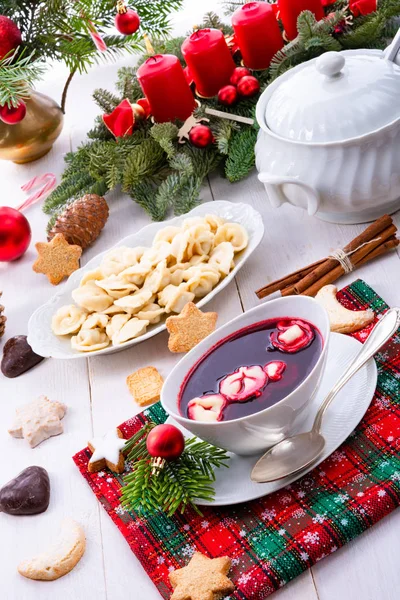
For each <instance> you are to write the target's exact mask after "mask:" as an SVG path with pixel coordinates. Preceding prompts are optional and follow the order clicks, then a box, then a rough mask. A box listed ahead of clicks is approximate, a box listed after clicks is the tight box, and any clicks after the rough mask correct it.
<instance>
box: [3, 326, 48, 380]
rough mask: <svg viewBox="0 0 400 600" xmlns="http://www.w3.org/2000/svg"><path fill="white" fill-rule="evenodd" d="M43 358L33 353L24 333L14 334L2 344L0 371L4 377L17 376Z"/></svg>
mask: <svg viewBox="0 0 400 600" xmlns="http://www.w3.org/2000/svg"><path fill="white" fill-rule="evenodd" d="M42 360H44V357H43V356H39V354H35V352H34V351H33V350H32V348H31V347H30V345H29V344H28V341H27V338H26V335H16V336H15V337H12V338H10V339H9V340H7V342H6V343H5V344H4V350H3V358H2V361H1V372H2V373H3V375H5V376H6V377H18V375H22V373H25V371H29V369H32V367H34V366H35V365H37V364H38V363H40V362H41V361H42Z"/></svg>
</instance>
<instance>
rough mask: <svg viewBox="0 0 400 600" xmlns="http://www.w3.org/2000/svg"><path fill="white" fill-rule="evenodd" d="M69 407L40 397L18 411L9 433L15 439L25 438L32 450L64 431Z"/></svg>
mask: <svg viewBox="0 0 400 600" xmlns="http://www.w3.org/2000/svg"><path fill="white" fill-rule="evenodd" d="M66 410H67V407H66V406H65V404H62V403H61V402H52V401H51V400H49V399H48V398H46V396H40V397H39V398H37V399H36V400H34V401H33V402H31V403H30V404H25V406H21V407H20V408H17V410H16V419H15V421H14V424H13V426H12V427H11V429H9V430H8V433H9V434H10V435H12V436H13V437H15V438H25V439H26V441H27V442H28V444H29V445H30V447H31V448H34V447H35V446H38V445H39V444H40V443H41V442H43V441H44V440H47V438H49V437H51V436H53V435H59V434H60V433H62V432H63V431H64V428H63V425H62V423H61V419H62V418H63V417H64V415H65V413H66Z"/></svg>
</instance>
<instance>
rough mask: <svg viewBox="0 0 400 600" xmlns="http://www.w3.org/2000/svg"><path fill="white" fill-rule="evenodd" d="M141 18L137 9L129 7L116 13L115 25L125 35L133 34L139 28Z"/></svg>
mask: <svg viewBox="0 0 400 600" xmlns="http://www.w3.org/2000/svg"><path fill="white" fill-rule="evenodd" d="M139 25H140V18H139V15H138V14H137V12H136V11H135V10H132V9H131V8H128V9H127V10H126V12H121V13H120V12H118V13H117V14H116V15H115V27H116V28H117V29H118V31H119V32H120V33H122V34H123V35H132V34H133V33H135V32H136V31H137V30H138V29H139Z"/></svg>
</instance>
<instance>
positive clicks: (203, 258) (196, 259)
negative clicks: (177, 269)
mask: <svg viewBox="0 0 400 600" xmlns="http://www.w3.org/2000/svg"><path fill="white" fill-rule="evenodd" d="M207 261H208V255H207V254H201V255H200V254H195V255H194V256H192V258H191V259H190V260H189V263H188V268H190V267H193V266H195V265H199V264H201V263H204V262H207Z"/></svg>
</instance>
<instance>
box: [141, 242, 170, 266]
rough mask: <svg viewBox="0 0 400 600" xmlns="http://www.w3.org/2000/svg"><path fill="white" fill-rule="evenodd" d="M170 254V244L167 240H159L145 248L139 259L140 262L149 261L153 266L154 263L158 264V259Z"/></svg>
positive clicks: (163, 258)
mask: <svg viewBox="0 0 400 600" xmlns="http://www.w3.org/2000/svg"><path fill="white" fill-rule="evenodd" d="M172 255H173V252H172V245H171V244H170V243H169V242H164V241H162V240H161V241H159V242H156V243H155V244H154V246H152V247H151V248H149V249H148V250H146V252H145V253H144V254H143V256H142V258H141V259H140V262H141V263H142V262H146V263H147V262H149V263H150V264H151V266H152V267H154V266H155V265H158V263H159V262H160V261H162V260H165V259H168V258H169V257H170V256H172Z"/></svg>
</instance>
